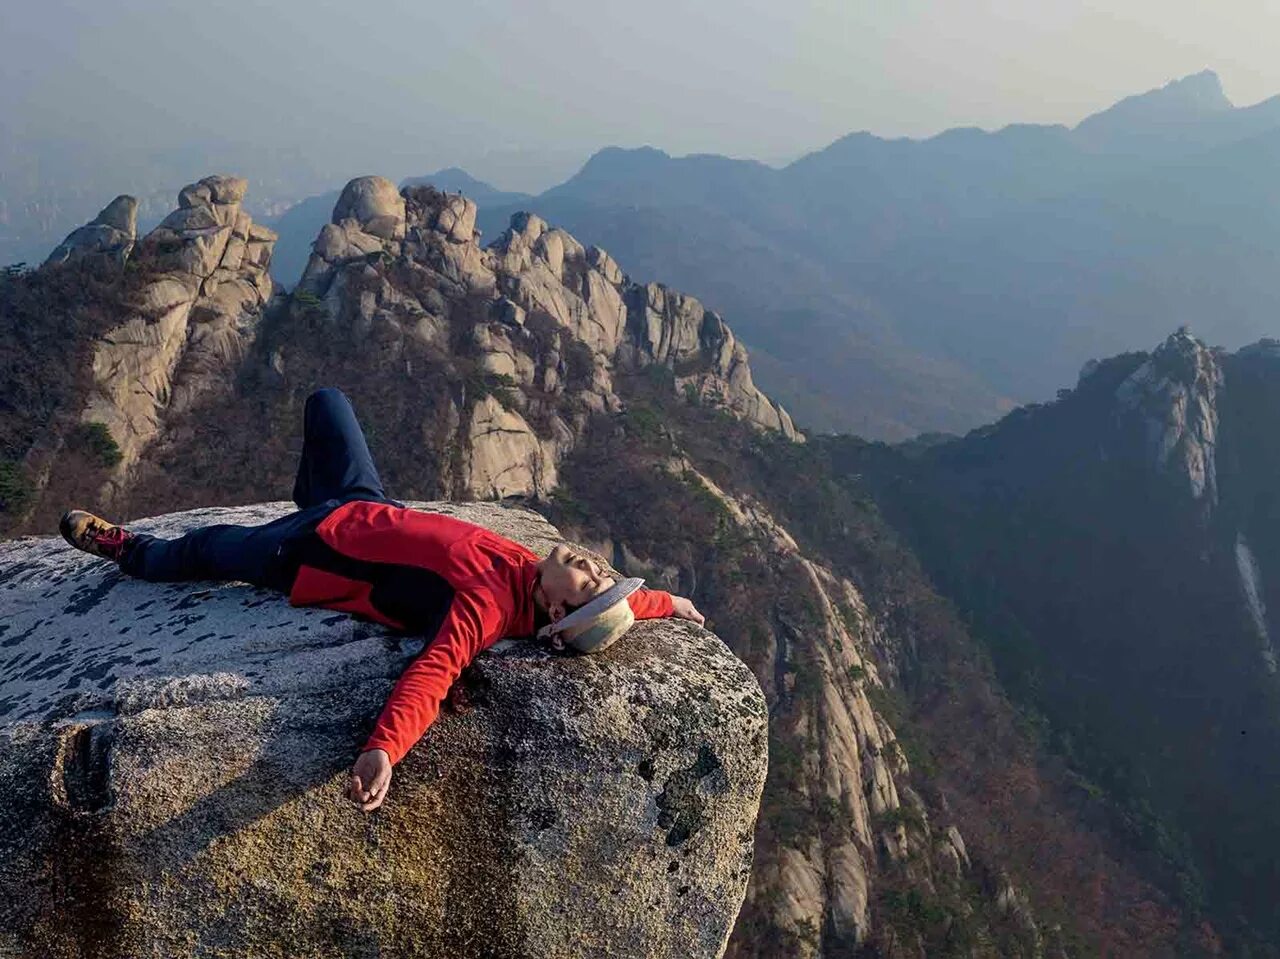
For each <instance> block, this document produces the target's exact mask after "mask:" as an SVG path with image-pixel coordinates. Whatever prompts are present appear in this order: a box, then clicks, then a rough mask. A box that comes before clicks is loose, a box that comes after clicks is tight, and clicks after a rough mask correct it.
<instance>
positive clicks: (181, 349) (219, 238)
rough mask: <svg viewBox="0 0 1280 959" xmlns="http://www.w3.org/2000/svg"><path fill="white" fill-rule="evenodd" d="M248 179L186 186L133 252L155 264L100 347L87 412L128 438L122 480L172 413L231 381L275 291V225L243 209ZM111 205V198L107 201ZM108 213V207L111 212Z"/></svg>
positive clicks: (136, 260) (142, 262) (120, 438)
mask: <svg viewBox="0 0 1280 959" xmlns="http://www.w3.org/2000/svg"><path fill="white" fill-rule="evenodd" d="M247 189H248V184H247V182H246V181H245V180H243V179H240V178H238V177H229V176H211V177H206V178H205V179H203V180H200V181H199V182H198V183H193V184H190V185H189V186H187V187H185V188H183V190H182V191H181V193H180V194H179V196H178V209H176V210H174V211H173V212H172V213H170V214H169V216H167V217H166V218H165V219H164V221H163V222H162V223H161V224H160V225H159V226H158V227H156V228H155V229H154V230H152V231H151V233H149V234H147V236H146V237H144V238H143V239H142V240H141V241H140V242H139V243H138V247H137V249H136V250H134V251H133V253H132V255H131V257H130V260H131V264H130V268H131V269H138V270H142V271H145V272H146V275H147V282H146V283H145V284H144V285H143V287H142V289H141V291H140V292H139V293H138V295H137V297H136V299H135V301H134V302H133V303H132V304H131V309H130V314H131V315H129V316H127V317H126V318H125V319H124V320H123V322H122V323H121V324H120V325H119V326H118V327H116V328H115V329H113V330H111V331H109V332H108V333H107V334H106V335H105V336H103V337H102V338H101V339H100V340H99V341H98V342H97V343H96V344H95V346H94V350H93V361H92V380H93V384H92V389H91V391H90V394H89V397H88V400H87V402H86V403H85V407H84V410H83V413H82V414H81V419H82V420H84V421H85V422H99V423H104V424H106V426H107V429H108V430H109V431H110V433H111V435H112V437H113V439H114V440H115V441H116V444H117V445H118V446H119V447H120V452H121V454H122V458H121V461H120V463H119V465H118V467H117V471H116V478H117V480H118V479H119V478H120V477H123V475H124V474H125V473H126V472H127V471H128V469H129V468H130V467H131V466H132V465H133V463H134V462H135V461H136V460H137V458H138V456H139V455H140V454H141V453H142V451H143V450H144V449H145V448H146V447H147V445H148V444H149V443H150V442H151V441H152V440H153V439H154V438H155V436H156V434H157V433H158V432H159V431H160V429H161V426H162V422H163V419H164V417H165V416H166V415H167V414H171V413H177V412H181V411H183V410H185V409H188V408H189V407H190V406H191V404H192V402H193V401H194V400H195V399H196V398H197V397H199V396H202V395H204V394H206V393H207V392H209V391H210V390H216V389H219V388H222V387H225V386H226V384H227V382H228V381H229V380H230V379H231V377H232V375H233V373H234V371H235V369H236V367H237V364H238V363H239V362H240V360H241V359H242V358H243V356H244V354H245V350H246V347H247V346H248V344H249V343H250V342H251V341H252V339H253V336H254V332H255V329H256V326H257V323H258V321H259V319H260V318H261V315H262V310H263V307H264V305H265V304H266V302H267V300H268V299H269V298H270V296H271V278H270V276H269V275H268V273H267V266H268V264H269V263H270V260H271V247H272V244H273V243H274V242H275V234H274V233H272V232H271V231H270V230H268V229H266V228H265V227H261V226H258V225H257V224H255V223H254V222H253V220H252V218H251V217H250V216H249V214H247V213H245V212H244V211H243V210H242V209H241V201H242V200H243V199H244V196H245V192H246V190H247ZM108 209H110V207H109V208H108ZM104 212H105V211H104Z"/></svg>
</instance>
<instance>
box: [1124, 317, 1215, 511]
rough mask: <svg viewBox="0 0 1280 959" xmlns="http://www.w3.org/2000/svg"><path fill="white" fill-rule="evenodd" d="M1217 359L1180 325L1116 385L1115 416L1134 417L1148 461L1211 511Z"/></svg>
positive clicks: (1212, 351)
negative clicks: (1116, 410)
mask: <svg viewBox="0 0 1280 959" xmlns="http://www.w3.org/2000/svg"><path fill="white" fill-rule="evenodd" d="M1221 388H1222V358H1221V355H1220V351H1215V350H1213V349H1211V348H1209V347H1208V346H1206V345H1205V344H1204V343H1202V342H1200V341H1199V340H1197V339H1196V338H1195V337H1194V336H1192V335H1191V332H1190V331H1189V330H1188V329H1187V328H1186V327H1183V328H1182V329H1180V330H1178V332H1176V333H1174V334H1173V335H1172V336H1170V337H1169V338H1168V339H1167V340H1165V342H1164V343H1163V344H1161V345H1160V346H1159V347H1158V348H1157V349H1156V350H1155V351H1154V352H1153V353H1152V354H1151V356H1150V358H1149V359H1148V360H1147V361H1146V362H1145V363H1143V364H1142V365H1141V366H1140V367H1138V369H1137V370H1135V371H1134V372H1133V373H1132V374H1131V375H1130V376H1129V377H1128V379H1126V380H1125V381H1124V382H1123V383H1121V384H1120V387H1119V388H1118V389H1117V390H1116V399H1117V400H1118V402H1119V415H1120V416H1121V417H1130V418H1132V419H1133V420H1135V421H1136V424H1137V426H1138V428H1139V429H1140V430H1141V432H1142V434H1143V436H1144V439H1145V443H1146V450H1147V455H1148V457H1149V459H1150V462H1151V464H1152V466H1153V467H1154V468H1155V469H1157V470H1160V471H1162V472H1164V473H1165V474H1167V475H1170V476H1171V477H1173V478H1174V479H1175V481H1177V482H1179V483H1181V484H1183V485H1184V487H1185V489H1186V490H1187V491H1188V492H1189V493H1190V494H1191V496H1192V498H1193V499H1196V500H1199V501H1201V502H1202V503H1203V505H1204V508H1205V509H1206V510H1211V509H1212V508H1213V507H1214V506H1216V505H1217V502H1218V477H1217V462H1216V450H1217V443H1218V408H1217V402H1218V392H1219V390H1221Z"/></svg>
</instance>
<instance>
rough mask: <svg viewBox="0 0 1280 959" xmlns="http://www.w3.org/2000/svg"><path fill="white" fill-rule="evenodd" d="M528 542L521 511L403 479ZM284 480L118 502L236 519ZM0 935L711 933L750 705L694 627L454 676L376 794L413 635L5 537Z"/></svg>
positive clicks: (569, 949)
mask: <svg viewBox="0 0 1280 959" xmlns="http://www.w3.org/2000/svg"><path fill="white" fill-rule="evenodd" d="M422 505H423V506H424V507H429V508H432V509H439V510H443V511H447V512H450V513H452V514H453V515H458V516H461V517H462V518H465V519H469V520H472V521H476V522H480V523H483V524H484V525H486V526H489V527H490V528H492V529H495V530H497V531H499V532H501V533H503V534H505V535H508V536H512V537H514V538H516V539H519V540H521V541H523V542H525V543H526V544H527V545H529V546H530V547H531V548H534V549H537V550H543V549H547V548H548V547H549V546H550V545H551V544H552V543H554V542H556V541H558V539H559V537H558V535H557V533H556V531H555V530H554V528H552V527H551V526H550V525H549V524H547V523H546V522H545V521H544V520H542V519H541V518H540V517H538V516H536V515H535V514H532V513H528V512H525V511H522V510H510V509H503V508H501V507H498V506H494V505H483V504H471V505H465V506H451V505H449V504H422ZM287 508H288V507H286V506H285V505H284V504H273V505H267V506H258V507H242V508H237V509H206V510H196V511H191V512H188V513H183V514H175V515H171V516H167V517H161V518H158V519H155V520H151V521H147V522H145V523H141V524H138V525H139V527H141V528H145V529H148V530H151V531H154V532H161V533H173V532H175V531H177V530H180V529H182V528H185V527H188V526H191V525H195V524H199V523H208V522H213V521H220V522H228V521H229V522H260V521H263V520H265V519H268V518H270V517H272V516H275V515H277V514H278V513H280V512H281V511H282V510H284V509H287ZM0 612H2V620H0V643H2V645H0V653H2V654H3V656H4V662H5V672H4V681H3V682H4V685H3V687H0V690H2V691H0V714H3V722H4V725H3V726H2V727H0V789H2V795H3V799H0V887H2V889H3V894H2V895H0V951H3V952H4V953H5V954H6V955H19V956H33V957H34V956H40V957H62V956H66V957H90V956H102V955H129V956H136V955H164V956H187V955H236V956H246V957H249V956H277V955H343V956H355V955H379V956H386V957H390V956H410V955H412V956H418V955H454V956H492V957H507V956H510V957H517V956H519V957H534V956H537V957H544V956H545V957H566V959H567V957H579V956H584V955H600V956H604V955H609V956H655V957H661V956H672V957H676V956H680V957H684V956H719V955H721V954H722V952H723V950H724V946H725V942H726V940H727V937H728V935H729V931H730V928H731V927H732V925H733V921H734V918H735V916H736V914H737V911H738V908H739V905H740V904H741V901H742V896H743V890H744V888H745V886H746V882H747V876H748V873H749V871H750V865H751V850H752V830H753V825H754V820H755V816H756V809H757V806H758V802H759V797H760V791H761V788H762V786H763V781H764V774H765V763H766V755H765V752H766V745H765V735H766V734H765V723H766V714H765V706H764V700H763V697H762V695H761V692H760V688H759V686H758V685H757V683H756V682H755V680H754V679H753V677H752V676H751V674H750V672H749V671H748V670H747V668H746V667H745V666H744V665H743V664H742V663H741V662H739V661H738V660H737V659H735V658H734V657H733V655H732V654H731V653H729V651H728V650H727V649H726V648H725V646H724V645H723V644H722V643H721V642H720V641H719V640H717V639H716V638H715V637H714V636H713V635H711V634H710V633H708V632H707V631H706V630H703V629H701V628H700V627H696V626H693V625H692V624H689V623H686V622H680V621H674V620H662V621H648V622H644V623H641V624H638V625H637V626H636V627H635V630H634V632H633V634H632V635H630V636H629V637H628V639H627V640H626V641H625V642H623V643H620V644H618V646H617V647H616V648H615V649H613V650H610V651H609V652H608V653H606V654H604V655H601V656H596V657H574V658H569V657H560V656H553V655H551V654H549V653H547V652H546V651H544V650H542V649H540V648H539V647H537V646H536V645H534V644H532V643H522V642H513V643H509V644H505V646H504V647H503V648H496V649H495V650H493V651H490V652H489V653H486V654H484V655H482V656H481V657H480V658H479V659H478V660H477V661H476V663H475V664H474V665H473V667H472V669H471V670H470V671H469V672H468V674H467V675H466V677H465V679H464V681H463V683H462V684H461V685H462V686H463V689H464V691H465V693H466V697H467V699H468V700H469V701H470V708H469V709H467V710H465V711H463V712H460V713H456V714H449V713H448V712H446V714H444V715H442V717H441V719H440V720H439V721H438V722H437V724H436V725H435V727H433V729H432V730H431V732H430V733H429V734H428V736H427V737H426V738H425V739H424V740H423V742H421V743H419V744H418V745H417V746H416V747H415V748H414V749H413V750H412V751H411V752H410V754H409V755H408V757H407V758H406V759H405V760H404V762H403V763H402V764H401V765H400V766H399V767H398V768H397V773H396V777H395V781H394V783H393V787H392V793H391V796H390V798H389V799H388V802H387V804H386V805H385V806H384V807H383V809H382V810H380V811H379V812H377V813H375V814H372V815H364V814H361V813H360V812H359V811H357V810H355V809H354V808H353V807H352V806H351V805H350V804H349V803H348V802H347V801H346V800H345V799H344V798H343V796H342V792H343V788H344V786H345V781H346V770H347V768H348V765H349V763H350V761H351V759H352V757H353V755H354V752H355V751H356V750H357V749H358V747H359V744H360V742H361V741H362V737H363V736H364V735H365V734H366V732H367V730H368V727H369V726H370V724H371V722H372V720H373V718H374V717H375V716H376V714H377V711H378V709H379V707H380V705H381V703H382V701H383V698H384V697H385V695H386V693H387V692H388V690H389V688H390V685H391V682H392V680H393V678H394V676H395V675H396V674H397V673H398V672H399V670H400V669H402V668H403V666H404V665H405V663H406V662H407V661H408V659H409V657H410V656H412V655H413V654H414V652H415V651H416V650H417V648H419V646H420V641H414V640H410V639H406V638H400V637H395V636H392V635H389V634H387V633H386V632H385V631H384V630H382V629H381V628H377V627H373V626H370V625H366V624H362V623H359V622H357V621H355V620H354V619H352V618H350V617H348V616H345V615H341V614H336V613H332V612H329V611H325V610H297V609H291V608H289V607H288V606H287V605H286V604H285V602H284V600H283V599H282V598H280V597H279V596H276V595H274V594H270V593H267V592H265V591H260V590H256V589H253V588H250V587H247V586H241V585H234V584H216V583H191V584H175V585H156V584H148V583H144V582H140V581H136V580H130V579H127V578H124V577H121V576H120V575H119V574H118V573H117V572H116V571H115V570H114V569H113V568H111V567H110V566H109V564H106V563H103V562H100V561H96V560H93V559H91V558H89V557H86V556H84V555H83V554H79V553H76V552H74V551H72V550H71V549H70V548H68V547H66V546H65V545H64V544H62V543H61V542H60V541H58V540H56V539H49V538H42V539H25V540H18V541H16V542H12V543H9V544H6V545H5V546H4V547H3V548H2V550H0Z"/></svg>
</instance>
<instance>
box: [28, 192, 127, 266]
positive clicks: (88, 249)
mask: <svg viewBox="0 0 1280 959" xmlns="http://www.w3.org/2000/svg"><path fill="white" fill-rule="evenodd" d="M137 235H138V200H137V198H136V197H132V196H128V195H127V194H121V195H120V196H118V197H116V198H115V199H114V200H112V201H111V202H110V203H108V204H107V205H106V206H104V207H103V208H102V211H101V212H100V213H99V214H98V215H97V216H96V217H94V218H93V219H92V220H90V221H89V222H88V223H86V224H85V225H84V226H82V227H78V228H76V229H75V230H73V231H71V233H69V234H68V235H67V238H66V239H65V240H63V241H62V242H61V243H59V244H58V245H57V247H55V248H54V250H53V252H52V253H50V254H49V257H48V259H46V260H45V261H44V262H45V265H46V266H49V265H50V264H55V263H67V262H71V261H73V260H79V259H82V258H84V257H93V256H100V257H105V258H106V259H108V260H110V261H113V262H115V263H117V264H120V263H123V262H124V261H125V260H126V259H127V258H128V256H129V254H130V253H131V252H132V251H133V243H134V240H135V239H136V238H137Z"/></svg>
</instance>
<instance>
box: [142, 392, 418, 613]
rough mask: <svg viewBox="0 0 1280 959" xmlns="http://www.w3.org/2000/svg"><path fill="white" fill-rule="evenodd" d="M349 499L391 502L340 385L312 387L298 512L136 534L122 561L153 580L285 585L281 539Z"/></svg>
mask: <svg viewBox="0 0 1280 959" xmlns="http://www.w3.org/2000/svg"><path fill="white" fill-rule="evenodd" d="M350 500H374V501H379V502H390V503H394V502H395V501H394V500H389V499H388V498H387V494H386V492H385V491H384V490H383V488H382V479H381V478H380V477H379V476H378V470H377V467H375V466H374V465H373V457H372V455H370V453H369V445H368V443H366V442H365V438H364V432H363V431H362V430H361V429H360V424H359V422H358V421H357V420H356V414H355V411H354V410H353V409H352V408H351V402H350V400H348V399H347V397H346V395H345V394H344V393H343V392H342V391H341V390H335V389H323V390H316V391H315V392H314V393H312V394H311V395H310V396H309V397H307V404H306V408H305V411H304V414H303V439H302V457H301V460H300V462H299V463H298V476H297V479H296V480H295V482H294V487H293V501H294V502H295V503H296V504H297V505H298V512H296V513H290V514H289V515H288V516H282V517H280V518H279V519H277V520H273V521H271V522H270V523H264V524H262V525H261V526H234V525H231V524H219V525H216V526H204V527H201V528H199V529H194V530H192V531H191V532H189V533H186V534H185V535H183V536H180V537H178V538H177V539H170V540H166V539H160V538H158V537H155V536H148V535H146V534H138V536H137V538H136V539H135V540H134V542H133V543H132V544H131V545H130V547H129V548H128V549H127V550H126V551H125V555H124V556H123V557H122V558H121V561H120V568H121V569H122V570H123V571H124V572H126V573H128V574H130V575H131V576H138V577H141V578H142V579H148V580H152V581H154V582H181V581H184V580H192V579H218V580H238V581H240V582H245V583H252V584H254V585H255V586H267V587H270V588H272V589H279V590H282V591H286V592H287V591H288V589H289V586H290V585H291V583H292V579H293V573H294V570H293V569H291V568H289V567H288V565H287V563H285V562H282V559H281V548H280V547H281V546H282V545H283V544H284V543H285V541H286V540H288V539H290V538H291V537H294V536H301V535H304V534H306V533H308V532H310V531H311V530H313V529H315V527H316V526H317V525H318V524H319V523H320V521H321V520H323V519H324V518H325V517H326V516H327V515H328V514H329V513H330V512H331V511H332V510H333V509H334V508H335V507H337V506H338V505H340V504H341V503H344V502H348V501H350ZM397 505H399V504H397Z"/></svg>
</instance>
